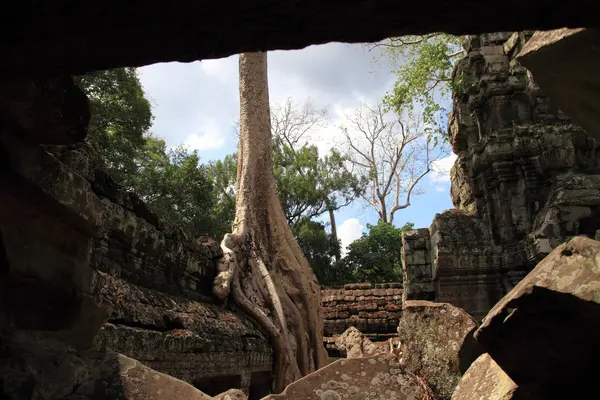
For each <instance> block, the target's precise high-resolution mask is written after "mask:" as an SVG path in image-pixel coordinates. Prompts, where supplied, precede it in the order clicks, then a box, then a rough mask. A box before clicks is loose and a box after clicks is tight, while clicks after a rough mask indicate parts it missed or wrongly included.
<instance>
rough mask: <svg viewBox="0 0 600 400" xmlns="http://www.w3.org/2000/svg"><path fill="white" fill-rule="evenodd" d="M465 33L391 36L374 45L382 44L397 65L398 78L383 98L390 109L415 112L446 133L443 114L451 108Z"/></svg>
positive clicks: (442, 133)
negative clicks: (453, 81)
mask: <svg viewBox="0 0 600 400" xmlns="http://www.w3.org/2000/svg"><path fill="white" fill-rule="evenodd" d="M461 42H462V37H459V36H453V35H448V34H445V33H432V34H428V35H423V36H403V37H398V38H390V39H387V40H385V41H383V42H381V43H377V44H374V45H371V48H374V47H380V48H381V49H382V52H381V57H383V58H387V59H388V60H390V61H391V63H392V65H394V67H395V70H394V73H395V75H396V81H395V83H394V87H393V89H392V90H391V91H390V92H388V93H387V94H386V96H384V98H383V102H384V104H385V105H386V106H387V108H388V109H390V110H393V111H394V112H396V114H398V115H404V113H408V115H409V117H412V116H413V114H414V113H415V112H418V113H419V114H421V116H422V118H423V120H424V122H425V123H426V124H427V125H428V126H431V127H432V128H434V130H435V132H436V133H437V136H438V137H445V134H444V132H445V126H442V125H441V122H440V117H441V116H442V114H444V113H447V112H448V111H449V109H448V106H449V105H450V94H451V90H452V85H451V82H452V74H453V69H454V65H455V64H456V62H457V61H458V60H459V58H460V57H461V56H463V55H464V51H463V50H462V47H461Z"/></svg>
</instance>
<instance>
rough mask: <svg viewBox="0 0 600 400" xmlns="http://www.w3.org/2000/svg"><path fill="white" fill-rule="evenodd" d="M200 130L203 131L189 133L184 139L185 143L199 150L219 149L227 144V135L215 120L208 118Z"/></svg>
mask: <svg viewBox="0 0 600 400" xmlns="http://www.w3.org/2000/svg"><path fill="white" fill-rule="evenodd" d="M199 131H200V132H202V133H200V134H197V133H191V134H189V135H188V136H187V137H186V139H185V141H184V145H186V146H188V147H191V148H192V150H198V151H213V150H219V149H220V148H222V147H223V146H225V135H224V134H222V133H221V132H220V131H219V127H218V125H217V123H216V122H215V121H214V120H208V121H207V122H206V123H205V124H203V125H201V126H200V129H199Z"/></svg>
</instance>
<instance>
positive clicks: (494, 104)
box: [403, 32, 600, 318]
mask: <svg viewBox="0 0 600 400" xmlns="http://www.w3.org/2000/svg"><path fill="white" fill-rule="evenodd" d="M530 37H531V33H529V32H521V33H511V32H501V33H493V34H483V35H478V36H471V37H470V38H469V40H468V42H467V43H465V50H466V52H467V56H466V57H465V58H464V59H463V60H461V61H460V62H459V65H458V67H457V70H456V78H455V79H457V78H458V77H460V79H461V80H462V81H463V82H465V84H464V85H463V86H462V89H460V90H459V92H458V93H456V94H455V95H454V106H453V110H452V114H451V116H450V123H449V124H450V127H449V134H450V135H451V144H452V149H453V151H454V153H455V154H456V155H457V156H458V158H457V160H456V163H455V165H454V167H453V169H452V173H451V181H452V189H451V195H452V201H453V203H454V206H455V209H453V210H449V211H445V212H443V213H440V214H437V215H436V216H435V218H434V220H433V222H432V224H431V227H430V228H429V229H419V230H417V231H411V232H407V233H405V234H404V238H403V243H404V244H405V245H404V250H403V251H404V255H403V257H404V267H405V293H404V296H405V298H407V299H421V298H431V297H434V298H435V300H437V301H441V302H448V303H452V304H455V305H457V306H460V307H462V308H464V309H465V310H466V311H467V312H469V313H470V314H472V315H473V316H474V317H475V318H482V317H483V316H485V314H486V313H487V312H488V311H489V310H490V308H491V307H492V306H493V305H494V304H495V303H496V302H497V301H498V300H499V299H500V298H501V297H502V296H503V295H504V294H506V293H507V292H508V291H509V290H510V289H511V288H512V287H514V285H515V284H516V283H517V282H518V281H520V280H521V279H522V278H523V277H524V276H525V275H526V274H527V273H528V272H529V271H530V270H531V269H532V268H533V267H534V266H535V265H536V264H537V263H538V262H539V261H540V260H541V259H542V258H543V257H545V256H546V255H547V254H548V253H550V251H551V250H552V249H554V248H555V247H557V246H558V245H559V244H561V243H564V242H565V241H567V240H568V239H570V238H571V237H573V236H576V235H586V236H589V237H591V238H594V237H595V236H596V232H598V230H599V229H600V152H599V150H600V148H599V146H598V143H597V142H596V141H595V140H594V139H592V138H590V137H588V136H587V135H586V133H585V132H584V131H583V130H582V129H581V128H580V127H579V126H577V125H576V124H574V123H573V122H572V121H571V120H570V119H569V118H568V117H567V116H566V115H565V114H563V113H562V112H561V111H560V110H559V109H558V108H557V107H556V106H555V105H554V104H553V103H552V102H551V101H550V99H549V98H548V97H546V96H545V95H544V93H543V92H542V91H541V90H540V89H539V87H538V86H537V85H536V82H535V80H534V79H533V77H532V75H531V74H530V73H529V72H528V70H526V69H525V68H524V67H523V66H521V65H520V64H519V62H518V61H516V60H515V56H516V55H517V54H518V53H519V51H520V50H521V48H522V47H523V45H524V44H525V43H526V41H527V40H528V39H529V38H530Z"/></svg>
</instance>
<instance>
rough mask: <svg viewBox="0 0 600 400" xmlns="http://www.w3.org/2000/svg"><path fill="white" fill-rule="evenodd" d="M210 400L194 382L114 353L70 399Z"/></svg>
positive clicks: (108, 356)
mask: <svg viewBox="0 0 600 400" xmlns="http://www.w3.org/2000/svg"><path fill="white" fill-rule="evenodd" d="M84 399H85V400H88V399H89V400H104V399H111V400H210V399H212V397H211V396H207V395H205V394H204V393H202V392H201V391H199V390H198V389H196V388H195V387H193V386H192V385H190V384H188V383H185V382H183V381H180V380H179V379H175V378H173V377H172V376H169V375H165V374H163V373H160V372H157V371H154V370H152V369H150V368H148V367H146V366H145V365H144V364H142V363H140V362H139V361H136V360H134V359H132V358H129V357H125V356H124V355H122V354H118V353H111V354H109V355H107V357H106V359H105V360H104V361H103V362H102V363H101V364H100V365H99V366H98V367H97V368H96V369H95V371H94V373H93V374H92V377H91V379H90V380H89V381H88V382H86V383H84V384H83V385H81V387H80V388H79V389H78V390H77V392H76V394H75V395H73V396H71V397H69V400H84Z"/></svg>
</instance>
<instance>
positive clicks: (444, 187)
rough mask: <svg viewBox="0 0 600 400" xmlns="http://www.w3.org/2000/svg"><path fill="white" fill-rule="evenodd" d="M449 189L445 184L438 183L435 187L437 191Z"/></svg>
mask: <svg viewBox="0 0 600 400" xmlns="http://www.w3.org/2000/svg"><path fill="white" fill-rule="evenodd" d="M447 190H448V188H447V187H446V186H444V185H437V186H436V187H435V191H436V192H445V191H447Z"/></svg>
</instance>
